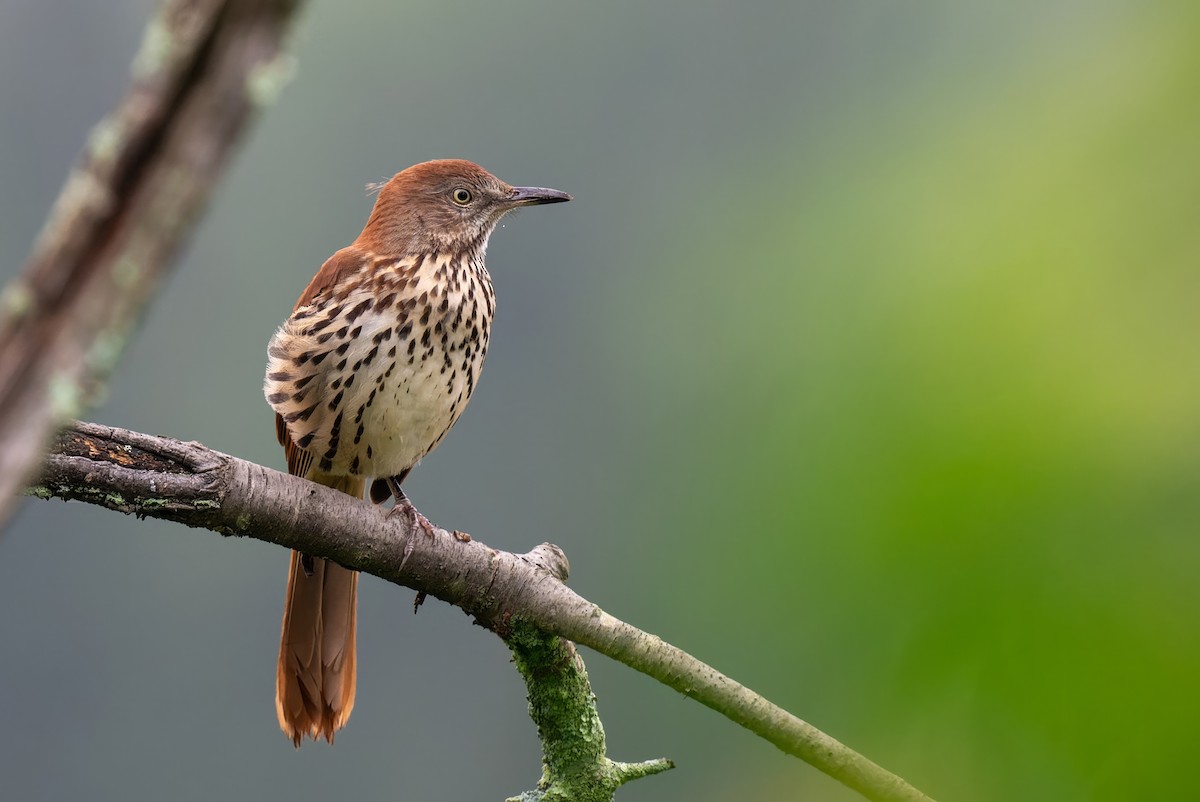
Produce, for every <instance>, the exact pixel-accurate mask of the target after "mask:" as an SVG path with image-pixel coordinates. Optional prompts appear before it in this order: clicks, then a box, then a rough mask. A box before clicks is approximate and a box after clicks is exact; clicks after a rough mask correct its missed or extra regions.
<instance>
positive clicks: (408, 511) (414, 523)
mask: <svg viewBox="0 0 1200 802" xmlns="http://www.w3.org/2000/svg"><path fill="white" fill-rule="evenodd" d="M387 485H388V488H389V489H390V490H391V491H392V498H394V499H396V504H395V506H394V507H392V508H391V509H390V510H388V514H387V517H389V518H391V517H392V516H393V515H395V514H396V513H397V512H403V513H404V515H405V516H407V517H408V523H409V525H410V526H411V527H412V528H413V529H414V530H416V529H421V530H423V531H424V532H425V535H426V536H427V537H430V538H432V537H433V524H431V523H429V519H428V518H426V517H425V516H424V515H422V514H421V513H420V512H418V511H417V508H416V507H414V506H413V503H412V502H411V501H409V500H408V496H406V495H405V494H404V491H403V490H401V489H400V482H398V481H396V478H395V477H394V476H389V477H388V478H387ZM404 551H405V554H404V556H405V557H406V558H407V557H408V551H409V549H407V548H406V549H405V550H404Z"/></svg>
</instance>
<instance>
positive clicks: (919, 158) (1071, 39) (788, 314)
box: [0, 0, 1200, 802]
mask: <svg viewBox="0 0 1200 802" xmlns="http://www.w3.org/2000/svg"><path fill="white" fill-rule="evenodd" d="M151 8H152V4H151V3H150V2H148V1H147V0H111V2H106V3H93V2H84V0H54V1H53V2H46V1H45V0H3V2H2V3H0V203H2V204H3V206H2V208H3V214H2V215H0V248H2V249H3V254H2V256H3V258H2V259H0V264H2V265H3V268H0V269H2V270H3V272H4V278H7V277H8V276H11V275H12V274H13V273H14V272H15V271H16V270H17V269H19V265H20V264H21V263H22V261H23V259H24V257H25V255H26V254H27V252H28V248H29V245H30V242H31V241H32V239H33V237H34V236H35V235H36V232H37V230H38V228H39V226H40V224H41V221H42V220H43V218H44V216H45V212H46V209H47V207H48V206H49V204H50V202H51V201H52V199H53V198H54V196H55V195H56V193H57V191H58V189H59V186H60V184H61V182H62V180H63V178H64V177H65V175H66V172H67V169H68V167H69V165H70V164H71V163H72V161H73V159H74V157H75V154H76V153H77V152H78V149H79V147H80V145H81V144H82V142H83V141H84V138H85V136H86V134H87V131H88V129H89V127H90V126H91V125H92V124H94V123H95V122H96V121H97V120H98V119H99V118H100V117H101V116H102V115H103V114H104V113H105V112H106V111H107V110H108V109H109V108H110V107H111V106H112V104H113V103H114V102H115V101H116V100H117V99H118V98H119V97H120V95H121V93H122V91H123V89H124V87H125V84H126V75H127V67H128V64H129V62H130V60H131V57H132V54H133V52H134V50H135V48H136V46H137V43H138V40H139V38H140V32H141V28H142V25H143V22H144V20H145V18H146V16H147V14H148V13H149V11H150V10H151ZM1197 23H1200V6H1197V5H1196V4H1195V3H1189V2H1183V1H1182V0H1181V1H1180V2H1137V1H1136V0H1124V1H1122V0H1108V1H1107V2H1087V3H1085V2H1058V3H1040V2H1031V1H1029V0H1019V1H1018V2H1012V3H1004V4H1001V3H980V2H926V3H907V4H899V5H898V4H894V3H887V2H882V1H877V2H867V1H863V2H853V3H813V2H787V0H779V1H778V2H747V3H735V2H732V0H722V1H720V2H684V1H683V0H666V1H665V2H659V3H655V4H652V5H650V6H646V5H643V4H640V3H635V2H624V1H618V2H611V3H591V4H587V5H584V4H574V3H549V2H536V1H535V0H519V1H518V2H507V3H480V2H464V1H463V0H451V1H450V2H440V3H434V2H417V3H408V4H399V3H390V2H356V3H332V2H320V1H319V0H318V1H316V2H312V3H311V4H310V8H309V13H308V14H307V15H306V17H305V19H304V20H303V22H302V25H301V27H300V28H299V30H298V36H297V41H296V54H297V58H298V73H297V76H296V79H295V81H294V82H293V83H292V84H291V85H290V86H288V87H287V89H286V90H285V92H284V93H283V95H282V97H281V99H280V101H279V103H278V105H277V106H276V107H274V108H272V109H271V110H270V111H269V112H268V113H267V115H266V116H265V118H264V119H263V120H262V122H261V124H260V125H258V126H257V127H256V128H255V129H254V130H253V132H252V135H251V137H250V138H249V141H248V144H247V146H246V147H245V149H244V150H242V151H241V152H240V154H239V156H238V158H237V161H236V163H235V164H234V165H233V168H232V171H231V175H230V176H229V178H228V180H227V181H226V182H225V183H224V185H223V186H222V188H221V190H220V191H219V193H218V194H217V196H216V197H215V199H214V204H213V208H212V210H211V212H210V214H209V215H208V216H207V218H206V220H205V222H204V224H203V226H202V227H201V228H200V230H199V232H198V234H197V236H196V237H195V239H194V240H193V242H192V245H191V247H190V248H189V251H188V254H187V257H186V259H185V260H184V263H183V264H182V265H181V267H180V269H179V270H178V272H176V273H175V274H174V275H173V277H172V278H171V279H170V281H169V282H168V283H167V284H166V286H164V287H163V290H162V293H161V296H160V298H159V299H158V301H157V302H156V304H155V305H154V306H153V309H152V311H151V313H150V315H149V317H148V319H147V322H146V324H145V326H144V327H143V328H142V329H141V331H140V333H139V335H138V336H137V338H136V339H135V341H134V343H133V345H132V346H131V348H130V349H129V351H128V353H127V354H126V358H125V360H124V361H123V363H122V365H121V367H120V369H119V371H118V373H117V376H116V377H115V380H114V382H113V387H112V391H111V393H110V396H109V399H108V401H107V402H106V403H105V404H104V406H103V407H102V408H100V409H98V410H95V411H94V412H93V413H92V415H91V417H92V418H93V419H95V420H99V421H102V422H105V423H111V424H116V425H122V426H128V427H131V428H135V429H139V430H143V431H149V432H154V433H161V434H168V435H173V436H176V437H180V438H184V439H197V440H201V441H203V442H205V443H206V444H208V445H210V446H212V447H214V448H217V449H220V450H223V451H227V452H231V453H234V454H237V455H239V456H241V457H245V458H247V459H251V460H256V461H259V462H263V463H265V464H268V465H272V466H276V467H281V466H282V465H283V459H282V454H281V453H280V452H279V449H278V447H277V446H276V444H275V441H274V437H273V427H272V425H271V416H270V414H269V411H268V409H267V407H266V405H265V403H264V401H263V399H262V394H261V390H260V383H261V379H262V372H263V364H264V360H265V356H264V351H265V345H266V342H267V339H268V338H269V337H270V335H271V333H272V331H273V329H274V327H275V326H276V325H277V324H278V323H279V322H280V321H281V320H282V319H283V318H284V317H285V316H286V315H287V313H288V312H289V311H290V309H291V305H292V303H293V301H294V300H295V298H296V296H297V295H298V293H299V291H300V290H301V289H302V288H303V286H304V285H305V283H306V282H307V281H308V279H309V277H310V276H311V274H312V273H313V272H314V271H315V270H316V268H317V267H318V266H319V265H320V264H321V262H322V261H323V260H324V258H325V257H326V256H327V255H329V254H330V253H331V252H332V251H334V250H335V249H337V248H338V247H340V246H342V245H344V244H346V243H348V242H349V241H350V240H351V239H352V238H353V237H354V236H355V235H356V234H357V232H358V230H359V228H360V227H361V225H362V223H363V221H364V220H365V218H366V215H367V213H368V211H369V209H370V204H371V198H370V197H369V196H367V195H366V193H365V192H364V191H363V185H364V184H365V183H367V182H369V181H375V180H379V179H381V178H385V177H387V176H389V175H390V174H391V173H393V172H395V171H396V170H399V169H401V168H403V167H405V166H407V165H408V164H411V163H413V162H417V161H422V160H425V159H429V158H437V157H445V156H458V157H465V158H470V159H473V160H475V161H478V162H480V163H481V164H483V165H484V166H486V167H487V168H489V169H490V170H492V171H493V172H495V173H497V174H498V175H500V176H501V177H502V178H504V179H506V180H508V181H510V182H514V183H527V184H539V185H545V186H553V187H558V188H561V189H564V190H567V191H569V192H571V193H573V194H574V195H575V197H576V201H575V202H574V203H572V204H570V205H568V206H562V207H554V208H552V209H549V210H539V211H536V212H534V213H530V214H523V215H521V216H520V217H518V218H516V219H512V220H509V221H507V224H506V226H505V227H504V229H503V230H501V231H499V232H497V234H496V235H495V236H494V237H493V238H492V245H491V253H490V258H489V265H490V267H491V269H492V273H493V276H494V279H495V284H496V288H497V291H498V294H499V311H498V319H497V321H496V325H495V330H494V334H493V345H492V350H491V355H490V357H489V365H488V369H487V371H486V372H485V378H484V379H483V381H482V384H481V386H480V389H479V391H478V393H477V394H476V396H475V399H474V401H473V402H472V405H471V410H470V412H469V413H468V414H467V415H466V416H465V417H464V418H463V420H462V421H461V422H460V423H459V425H458V426H457V427H456V429H455V432H454V434H453V435H452V436H451V437H449V438H448V439H447V441H446V442H445V444H444V445H443V446H442V447H441V448H440V449H439V450H438V452H437V453H436V454H435V455H433V456H432V457H430V458H429V459H428V460H426V462H425V464H423V465H422V467H421V468H420V470H418V471H416V472H415V473H414V475H413V476H412V478H411V479H410V481H409V482H408V484H407V489H408V490H409V492H410V495H411V496H412V497H413V498H414V499H415V501H416V503H417V504H418V506H419V507H420V508H421V509H422V511H423V512H425V513H426V514H427V515H428V516H429V517H430V518H431V519H433V520H434V521H436V522H438V523H440V524H442V525H445V526H449V527H457V528H460V529H464V530H467V531H469V532H472V533H473V534H475V535H476V536H477V537H479V538H481V539H483V540H485V541H487V542H488V543H490V544H492V545H495V546H497V547H500V548H505V549H512V550H521V551H523V550H525V549H527V548H529V547H530V546H532V545H534V544H536V543H538V542H541V541H543V540H551V541H554V542H556V543H558V544H560V545H561V546H563V548H564V549H565V550H566V552H567V554H568V555H569V556H570V558H571V563H572V566H573V575H572V578H571V582H572V585H573V586H574V587H575V588H576V589H577V590H579V591H580V592H581V593H583V594H584V595H586V596H588V597H589V598H591V599H593V600H594V601H596V602H598V603H599V604H601V605H602V606H604V607H605V608H606V609H608V610H609V611H611V612H612V613H614V614H616V615H618V616H621V617H623V618H625V619H627V620H629V621H631V622H632V623H634V624H637V625H639V626H641V627H643V628H645V629H648V630H650V631H653V632H655V633H657V634H659V635H661V636H663V637H665V638H667V639H668V640H670V641H672V642H674V643H676V644H678V645H679V646H681V647H683V648H685V649H688V650H689V651H691V652H693V653H694V654H696V655H697V656H699V657H701V658H702V659H705V660H707V661H708V662H710V663H712V664H713V665H715V666H716V667H718V668H719V669H721V670H723V671H725V672H726V673H728V674H730V675H731V676H733V677H735V678H736V679H738V680H740V681H742V682H744V683H746V684H748V685H750V686H751V687H753V688H755V689H756V690H758V691H760V692H762V693H763V694H764V695H766V696H767V697H768V698H770V699H772V700H773V701H775V702H777V703H779V704H781V705H783V706H784V707H787V708H788V709H790V710H791V711H793V712H795V713H796V714H798V715H800V716H801V717H803V718H805V719H807V720H809V721H811V722H812V723H814V724H815V725H817V726H819V727H821V728H822V729H824V730H826V731H828V732H829V733H831V734H833V735H834V736H836V737H838V738H840V739H842V740H844V741H845V742H846V743H848V744H850V745H851V746H853V747H854V748H856V749H858V750H860V751H862V752H863V753H865V754H866V755H868V756H869V757H871V758H872V759H874V760H876V761H877V762H879V763H881V764H883V765H884V766H886V767H887V768H889V769H891V770H893V771H895V772H897V773H899V774H901V775H902V776H905V777H906V778H908V779H909V780H911V781H912V782H913V783H915V784H916V785H918V786H919V787H921V788H922V789H923V790H926V791H927V792H929V793H930V794H931V795H933V796H935V797H936V798H938V799H941V800H952V799H953V800H1013V799H1021V800H1127V799H1183V798H1189V797H1194V796H1195V789H1194V781H1193V780H1192V778H1191V772H1190V770H1188V769H1187V768H1186V767H1187V766H1189V765H1191V761H1192V760H1194V751H1195V747H1196V743H1197V739H1196V734H1195V732H1196V725H1195V722H1196V720H1197V719H1198V718H1200V679H1198V678H1200V629H1198V627H1197V614H1198V613H1200V581H1198V580H1197V568H1198V567H1200V542H1198V540H1197V534H1198V524H1200V348H1198V347H1197V342H1198V338H1200V269H1198V268H1200V224H1197V218H1198V214H1200V103H1198V102H1197V97H1200V26H1198V24H1197ZM285 575H286V555H285V554H284V553H283V552H282V551H281V550H279V549H278V548H274V547H271V546H267V545H265V544H262V543H257V542H250V541H234V540H224V539H221V538H217V537H214V536H212V535H209V534H206V533H203V532H196V531H190V530H186V529H183V528H181V527H177V526H171V525H166V524H161V523H158V522H153V521H146V522H138V521H135V520H133V519H130V518H125V517H122V516H118V515H115V514H112V513H106V512H103V511H100V510H97V509H95V508H89V507H86V506H84V505H78V504H72V505H64V504H59V503H45V502H36V501H32V500H31V501H27V502H25V503H24V505H23V508H22V510H21V511H20V513H19V514H18V517H17V518H16V520H15V522H14V524H13V525H12V527H11V528H10V529H9V530H8V532H7V534H6V535H5V536H4V538H3V540H2V541H0V644H2V647H0V648H2V650H3V651H2V653H0V722H2V726H0V777H3V778H4V780H3V783H4V788H5V793H4V795H5V797H6V798H11V799H20V800H28V801H29V802H33V801H34V800H63V799H91V800H130V799H136V800H141V799H172V800H210V799H213V798H228V799H251V798H253V799H259V800H276V799H278V800H283V799H287V800H291V801H292V802H294V801H295V800H304V799H314V800H317V799H323V800H328V799H394V798H405V799H432V798H439V799H454V800H465V799H502V798H503V797H504V796H505V795H508V794H511V793H514V792H517V791H519V790H521V789H524V788H528V787H530V786H531V785H532V784H533V783H534V781H535V780H536V779H537V777H538V774H539V767H538V758H539V752H538V745H537V741H536V737H535V734H534V732H533V727H532V725H531V723H530V722H529V721H528V719H527V718H526V717H525V713H524V700H523V697H522V689H521V684H520V681H519V679H518V677H517V675H516V672H515V671H513V670H512V668H511V667H510V666H509V665H508V661H507V654H506V652H505V650H504V648H503V646H502V644H501V643H500V642H499V641H498V640H497V639H495V638H494V637H492V636H490V635H488V634H486V633H484V632H482V631H481V630H479V629H477V628H474V627H472V626H470V623H469V621H468V620H467V619H466V618H465V617H464V616H463V615H462V614H461V613H458V612H457V611H456V610H454V609H452V608H448V607H447V606H445V605H442V604H437V603H431V604H427V605H425V607H424V608H423V609H422V611H421V614H420V615H418V616H415V617H414V616H413V615H412V614H411V608H410V602H411V594H410V593H408V592H406V591H403V590H399V589H397V588H395V587H391V586H386V585H385V584H384V583H382V582H378V581H375V580H369V579H368V580H367V581H365V582H364V584H363V586H362V593H361V609H360V616H359V618H360V634H359V644H360V645H359V648H360V688H359V701H358V707H357V708H356V711H355V714H354V717H353V719H352V721H351V722H350V726H349V727H348V728H347V729H346V730H345V731H344V732H343V733H342V734H341V735H339V736H338V743H337V745H336V747H334V748H332V749H330V748H328V747H325V746H317V745H308V746H305V747H304V748H303V749H302V750H301V751H300V752H299V753H297V752H295V751H294V750H293V748H292V746H291V744H290V743H289V742H288V741H287V740H286V739H285V738H284V737H283V736H282V735H281V734H280V733H279V732H278V730H277V728H276V724H275V715H274V710H273V701H272V692H273V691H272V684H273V672H274V660H275V652H276V648H277V638H278V628H279V616H280V613H281V607H282V600H283V590H284V587H283V585H284V579H285ZM585 656H586V657H587V658H588V660H589V668H590V671H591V675H592V679H593V682H594V685H595V690H596V692H597V694H598V695H599V700H600V706H601V708H600V709H601V713H602V715H603V717H604V721H605V724H606V727H607V731H608V734H609V744H610V749H611V753H612V756H613V757H615V758H618V759H630V760H632V759H643V758H648V757H653V756H659V755H666V756H669V757H672V758H673V759H675V760H676V761H677V763H678V769H677V770H675V771H673V772H670V773H668V774H666V775H663V776H660V777H655V778H651V779H648V780H644V781H640V782H638V783H635V784H634V785H632V786H629V787H628V788H627V789H624V790H623V791H622V792H620V795H619V797H618V798H619V799H623V800H627V801H628V802H634V801H635V800H651V799H653V800H700V801H704V800H726V799H764V800H768V799H811V800H849V799H854V798H856V797H855V796H854V795H853V794H851V793H850V792H848V791H845V790H844V789H842V788H841V787H840V786H838V785H837V784H836V783H834V782H833V781H831V780H829V779H827V778H825V777H824V776H823V775H820V774H819V773H817V772H816V771H814V770H812V769H810V768H808V767H807V766H805V765H804V764H802V763H800V762H799V761H797V760H794V759H792V758H789V757H786V756H784V755H783V754H782V753H780V752H778V751H776V750H775V749H774V748H773V747H771V746H769V745H767V744H766V743H764V742H762V741H759V740H757V739H756V738H754V737H753V736H751V735H749V734H748V733H745V732H744V731H742V730H740V729H738V728H737V727H736V726H734V725H733V724H731V723H729V722H727V721H726V720H724V719H722V718H720V717H719V716H717V715H716V714H715V713H711V712H710V711H708V710H706V709H704V708H701V707H699V706H697V705H695V704H694V703H692V702H689V701H687V700H686V699H684V698H682V697H680V696H678V695H677V694H675V693H674V692H672V691H669V690H667V689H665V688H663V687H661V686H658V685H657V684H655V683H654V682H652V681H651V680H648V679H646V678H644V677H642V676H640V675H637V674H634V673H633V672H631V671H630V670H628V669H626V668H624V667H622V666H619V665H616V664H613V663H611V662H610V661H608V660H607V659H605V658H602V657H599V656H597V655H595V654H592V653H590V652H585Z"/></svg>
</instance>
